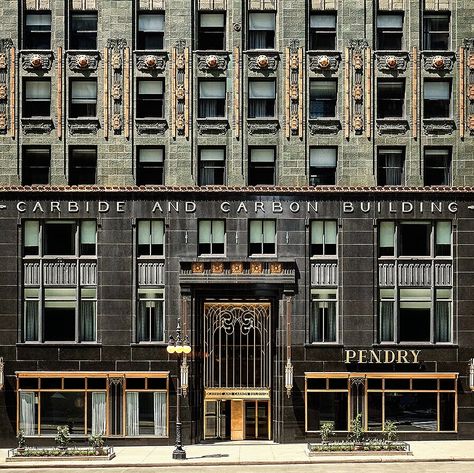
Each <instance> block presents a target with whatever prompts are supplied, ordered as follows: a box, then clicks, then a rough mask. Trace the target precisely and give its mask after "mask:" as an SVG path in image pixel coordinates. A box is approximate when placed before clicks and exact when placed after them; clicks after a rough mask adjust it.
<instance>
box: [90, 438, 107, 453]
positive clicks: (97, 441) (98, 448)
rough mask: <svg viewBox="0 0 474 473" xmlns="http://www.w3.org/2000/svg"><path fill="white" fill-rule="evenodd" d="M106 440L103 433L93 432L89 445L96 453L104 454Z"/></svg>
mask: <svg viewBox="0 0 474 473" xmlns="http://www.w3.org/2000/svg"><path fill="white" fill-rule="evenodd" d="M104 444H105V440H104V437H102V434H95V435H94V434H92V435H90V436H89V445H90V446H91V447H92V448H94V449H95V453H96V455H104Z"/></svg>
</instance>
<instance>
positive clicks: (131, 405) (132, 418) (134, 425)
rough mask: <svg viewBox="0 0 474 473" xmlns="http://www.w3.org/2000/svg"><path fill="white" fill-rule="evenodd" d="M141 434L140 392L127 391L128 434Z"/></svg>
mask: <svg viewBox="0 0 474 473" xmlns="http://www.w3.org/2000/svg"><path fill="white" fill-rule="evenodd" d="M139 434H140V411H139V404H138V393H127V435H128V436H131V437H133V436H137V435H139Z"/></svg>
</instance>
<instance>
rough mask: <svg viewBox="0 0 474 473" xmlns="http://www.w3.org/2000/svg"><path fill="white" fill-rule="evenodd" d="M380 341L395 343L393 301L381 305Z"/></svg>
mask: <svg viewBox="0 0 474 473" xmlns="http://www.w3.org/2000/svg"><path fill="white" fill-rule="evenodd" d="M380 341H382V342H391V341H393V301H382V302H381V303H380Z"/></svg>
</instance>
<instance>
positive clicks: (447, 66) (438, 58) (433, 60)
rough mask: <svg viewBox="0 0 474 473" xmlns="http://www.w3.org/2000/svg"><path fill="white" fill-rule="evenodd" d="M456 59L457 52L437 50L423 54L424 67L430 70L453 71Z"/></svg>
mask: <svg viewBox="0 0 474 473" xmlns="http://www.w3.org/2000/svg"><path fill="white" fill-rule="evenodd" d="M455 60H456V55H455V53H450V52H447V53H445V52H442V51H436V52H433V53H424V54H423V68H424V69H425V71H428V72H451V71H452V70H453V67H454V61H455Z"/></svg>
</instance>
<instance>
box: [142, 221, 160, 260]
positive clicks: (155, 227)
mask: <svg viewBox="0 0 474 473" xmlns="http://www.w3.org/2000/svg"><path fill="white" fill-rule="evenodd" d="M164 239H165V225H164V222H163V221H162V220H140V221H139V222H138V238H137V241H138V256H163V255H164Z"/></svg>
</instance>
